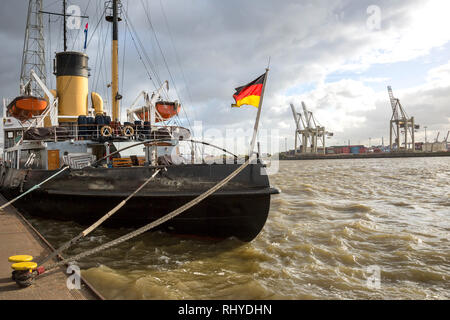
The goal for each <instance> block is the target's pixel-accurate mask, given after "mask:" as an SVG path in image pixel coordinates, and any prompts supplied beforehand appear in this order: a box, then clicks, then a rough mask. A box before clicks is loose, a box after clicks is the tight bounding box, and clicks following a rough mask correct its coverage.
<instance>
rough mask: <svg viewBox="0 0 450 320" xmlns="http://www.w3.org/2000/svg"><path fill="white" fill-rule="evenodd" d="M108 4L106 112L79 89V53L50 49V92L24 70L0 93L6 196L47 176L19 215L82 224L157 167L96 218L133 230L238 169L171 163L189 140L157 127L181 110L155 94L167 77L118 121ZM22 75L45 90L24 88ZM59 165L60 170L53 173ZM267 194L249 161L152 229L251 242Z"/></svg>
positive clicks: (84, 78) (264, 179)
mask: <svg viewBox="0 0 450 320" xmlns="http://www.w3.org/2000/svg"><path fill="white" fill-rule="evenodd" d="M118 4H119V1H118V0H113V1H112V2H111V8H110V10H111V11H110V14H109V15H107V16H106V18H107V20H108V21H110V22H111V23H112V30H113V40H112V72H111V74H112V82H111V90H112V91H111V96H112V97H113V99H112V114H111V115H108V114H107V112H105V110H104V106H103V99H102V97H101V96H100V94H98V93H95V92H91V93H89V92H88V91H89V90H88V78H89V70H90V69H89V67H88V60H89V58H88V56H87V55H86V54H85V53H82V52H75V51H63V52H59V53H57V54H56V58H55V60H54V74H55V75H56V90H50V89H49V88H47V86H46V85H45V83H44V82H43V81H42V80H41V79H40V78H39V76H38V75H37V74H36V73H35V72H33V71H32V72H31V80H30V82H29V83H26V84H24V85H23V86H22V91H21V94H20V96H18V97H17V98H15V99H13V100H12V101H6V100H5V99H4V115H3V131H4V153H3V162H2V166H1V172H0V192H1V193H2V195H4V196H5V197H6V198H7V199H13V198H15V197H17V196H19V195H21V194H23V193H24V192H27V191H30V190H31V189H33V188H35V187H36V185H38V184H40V183H41V182H43V181H45V180H46V179H48V178H49V177H52V176H54V178H52V179H50V180H49V181H48V182H46V183H45V184H42V185H41V186H40V187H39V188H37V189H36V190H33V191H32V192H29V193H28V194H26V195H25V196H24V197H22V198H21V199H20V200H17V201H16V202H15V203H14V205H15V206H16V207H17V208H18V209H19V210H20V211H22V212H25V213H27V214H29V215H32V216H40V217H46V218H51V219H57V220H73V221H76V222H78V223H81V224H91V223H92V222H94V221H96V220H97V219H99V218H100V217H101V216H103V215H104V214H105V213H106V212H107V211H108V210H110V209H112V208H113V207H114V206H116V205H117V204H118V203H119V202H121V201H122V200H123V199H124V198H126V197H127V196H128V195H130V194H131V193H133V192H134V191H135V190H136V189H137V188H138V187H139V186H140V185H142V184H143V182H144V181H145V180H146V179H148V178H149V177H150V176H152V175H153V174H154V173H155V171H156V170H157V169H163V170H161V172H160V173H159V174H158V175H156V176H155V178H154V179H153V180H152V181H151V182H150V183H149V184H148V185H146V186H145V188H143V189H142V190H141V191H140V192H139V193H137V194H136V196H134V197H133V198H132V199H131V200H130V201H129V202H128V203H127V205H126V206H124V207H123V208H122V209H120V210H119V211H118V212H117V213H116V214H115V215H114V216H112V217H111V218H110V219H108V220H107V221H106V222H105V225H107V226H110V227H140V226H142V225H145V224H146V223H148V222H151V221H154V220H157V219H158V218H160V217H162V216H164V215H165V214H167V213H168V212H170V211H172V210H174V209H176V208H178V207H180V206H182V205H184V204H185V203H186V202H188V201H190V200H192V199H193V198H195V197H196V196H198V195H200V194H202V193H203V192H205V191H206V190H208V189H210V188H212V187H213V186H214V185H216V184H217V183H218V182H219V181H221V180H222V179H224V178H225V177H227V176H228V175H229V174H230V173H232V172H233V171H234V170H236V169H237V168H238V167H239V165H238V164H237V162H235V163H234V164H233V163H231V164H227V163H220V164H206V163H200V164H197V163H194V161H191V162H190V163H189V162H186V161H184V160H183V161H180V159H182V158H181V156H180V154H179V153H180V152H179V147H180V144H181V143H189V144H191V145H192V144H194V143H199V142H198V141H194V140H192V139H191V132H190V130H189V129H187V128H184V127H181V126H173V125H172V126H169V125H167V124H166V122H167V120H169V119H171V118H172V117H174V116H176V115H177V114H178V113H179V112H180V110H181V108H182V106H181V105H180V104H179V103H178V102H177V101H164V100H163V99H162V94H161V93H162V91H163V90H164V89H166V90H167V89H168V83H167V82H165V83H164V84H163V85H162V86H161V87H160V88H159V89H157V90H156V91H155V92H153V94H152V95H149V94H148V93H146V92H143V93H141V94H140V96H139V97H138V98H141V97H142V98H143V99H142V100H143V101H144V102H143V105H141V106H139V107H134V106H132V107H130V108H129V109H128V110H127V121H125V122H123V123H122V122H121V121H120V100H121V98H122V97H121V95H120V94H119V92H118V78H119V77H118V44H117V43H118V27H117V24H118V21H119V20H120V19H119V14H118ZM32 82H33V83H35V84H37V85H38V86H39V87H40V88H41V89H42V91H43V92H44V93H45V97H40V96H37V95H35V94H34V92H33V89H32V86H31V83H32ZM89 100H90V102H91V103H90V104H89ZM124 144H126V145H129V146H134V147H135V149H136V148H138V149H139V148H140V150H142V151H143V155H142V156H138V155H131V156H129V157H125V156H121V153H123V152H122V151H121V150H120V148H119V147H118V146H119V145H124ZM193 151H194V148H193ZM193 158H194V157H193ZM192 160H193V159H192ZM66 167H68V169H67V170H64V171H62V170H61V169H62V168H66ZM60 171H61V173H59V172H60ZM55 174H57V175H55ZM276 193H278V191H277V190H276V189H274V188H271V187H270V184H269V179H268V176H267V175H266V174H265V166H264V164H263V163H261V161H259V160H258V161H257V162H256V163H252V164H250V165H248V166H247V167H246V168H245V169H244V170H243V171H242V172H240V173H239V174H238V175H237V176H236V177H235V178H233V179H232V180H231V181H230V182H229V183H228V184H227V185H226V186H225V187H223V188H222V189H220V190H219V191H217V192H216V193H214V194H213V195H212V196H210V197H208V198H207V199H205V200H203V201H202V202H200V203H199V204H197V205H196V206H194V207H192V208H190V209H189V210H187V211H186V212H184V213H182V214H181V215H179V216H177V217H176V218H174V219H172V220H170V221H167V222H165V223H164V224H163V225H161V226H160V229H162V230H165V231H168V232H172V233H176V234H182V235H194V236H201V237H213V238H219V239H222V238H227V237H231V236H234V237H237V238H238V239H240V240H242V241H251V240H252V239H254V238H255V237H256V236H257V235H258V234H259V232H260V231H261V230H262V228H263V226H264V224H265V222H266V219H267V217H268V213H269V207H270V198H271V195H273V194H276Z"/></svg>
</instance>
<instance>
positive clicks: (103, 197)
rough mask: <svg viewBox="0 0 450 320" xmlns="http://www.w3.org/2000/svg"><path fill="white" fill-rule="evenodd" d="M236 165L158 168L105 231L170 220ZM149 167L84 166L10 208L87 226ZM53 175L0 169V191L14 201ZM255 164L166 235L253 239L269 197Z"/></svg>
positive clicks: (263, 219) (265, 178) (265, 179)
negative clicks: (165, 216) (173, 213)
mask: <svg viewBox="0 0 450 320" xmlns="http://www.w3.org/2000/svg"><path fill="white" fill-rule="evenodd" d="M237 167H238V165H233V164H229V165H206V164H205V165H181V166H169V167H167V171H165V170H163V171H161V173H159V174H158V175H157V176H156V177H155V179H154V180H152V181H151V182H150V183H149V184H148V185H147V186H146V187H145V188H144V189H142V190H141V191H140V192H139V193H138V194H137V195H136V196H135V197H133V198H131V199H130V200H129V201H128V202H127V204H126V205H125V206H124V207H122V208H121V209H120V210H119V211H118V212H117V213H116V214H115V215H113V216H112V217H111V218H110V219H108V220H107V221H106V222H105V223H104V225H105V226H108V227H133V228H136V227H142V226H144V225H146V224H147V223H149V222H152V221H155V220H157V219H158V218H161V217H162V216H164V215H166V214H168V213H169V212H171V211H172V210H175V209H177V208H179V207H181V206H182V205H184V204H186V203H187V202H189V201H190V200H192V199H194V198H195V197H197V196H198V195H200V194H202V193H203V192H205V191H206V190H208V189H209V188H211V187H213V186H214V185H216V184H217V183H218V182H219V181H221V180H222V179H224V178H225V177H226V176H228V175H229V174H230V173H232V172H233V171H234V170H236V169H237ZM155 169H156V168H154V167H131V168H85V169H81V170H70V171H69V170H68V171H67V172H64V173H62V174H61V175H60V176H57V177H56V178H55V179H53V180H51V181H49V182H47V183H46V184H44V185H42V186H41V188H39V189H38V190H36V191H33V192H31V193H29V194H28V195H26V196H24V197H23V198H21V199H20V200H18V201H16V202H15V203H14V206H15V207H17V208H18V209H19V210H20V211H22V212H24V213H26V214H28V215H31V216H38V217H45V218H51V219H57V220H71V221H75V222H78V223H80V224H83V225H89V224H92V223H93V222H95V221H96V220H98V219H99V218H100V217H102V216H103V215H104V214H106V213H107V212H108V211H109V210H111V209H112V208H114V207H115V206H116V205H117V204H119V203H120V202H121V201H122V200H124V199H125V198H126V197H127V196H128V195H130V194H131V193H132V192H133V191H135V190H136V189H137V188H138V187H139V186H140V185H141V184H142V183H143V182H144V181H145V180H146V179H148V178H149V177H150V176H151V175H152V174H153V173H154V171H155ZM55 172H56V171H47V170H26V169H19V170H17V169H5V168H3V169H2V172H1V177H0V179H1V180H0V183H1V193H2V194H3V195H4V196H5V197H6V198H7V199H12V198H14V197H16V196H17V195H19V194H21V193H23V192H25V191H27V190H28V189H30V188H32V187H33V186H34V185H36V184H38V183H40V182H42V181H43V180H45V179H46V178H47V177H49V176H51V175H52V174H54V173H55ZM264 172H265V170H264V167H263V166H262V165H261V164H252V165H249V166H248V167H246V168H245V169H244V170H243V171H242V172H241V173H240V174H239V175H237V176H236V177H235V178H234V179H233V180H231V181H230V182H229V183H228V184H227V185H226V186H224V187H223V189H220V190H219V191H217V192H216V193H214V194H213V195H212V196H210V197H208V198H206V199H205V200H203V201H202V202H200V203H199V204H197V205H195V206H194V207H192V208H190V209H189V210H187V211H185V212H183V213H182V214H180V215H179V216H177V217H175V218H174V219H172V220H169V221H167V222H165V223H164V224H162V225H161V226H160V227H159V228H157V230H164V231H167V232H170V233H175V234H179V235H185V236H196V237H205V238H213V239H224V238H228V237H236V238H238V239H240V240H241V241H251V240H253V239H254V238H255V237H256V236H257V235H258V234H259V233H260V231H261V230H262V228H263V227H264V225H265V223H266V220H267V217H268V214H269V208H270V197H271V195H272V194H276V193H278V191H277V190H276V189H273V188H271V187H270V185H269V179H268V176H267V175H265V174H264Z"/></svg>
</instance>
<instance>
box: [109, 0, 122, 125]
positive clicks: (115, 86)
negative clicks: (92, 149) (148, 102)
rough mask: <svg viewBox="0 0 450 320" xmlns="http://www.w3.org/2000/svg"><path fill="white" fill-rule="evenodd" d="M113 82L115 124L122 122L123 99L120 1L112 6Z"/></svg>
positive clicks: (113, 115)
mask: <svg viewBox="0 0 450 320" xmlns="http://www.w3.org/2000/svg"><path fill="white" fill-rule="evenodd" d="M112 11H113V12H112V13H113V16H112V27H113V30H112V37H113V38H112V59H111V60H112V71H111V76H112V79H111V80H112V81H111V90H112V95H111V97H112V119H113V121H115V122H120V99H121V98H122V97H121V96H120V94H119V49H118V42H119V30H118V29H119V28H118V26H117V24H118V18H119V17H118V0H113V6H112Z"/></svg>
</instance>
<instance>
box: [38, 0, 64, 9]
mask: <svg viewBox="0 0 450 320" xmlns="http://www.w3.org/2000/svg"><path fill="white" fill-rule="evenodd" d="M57 2H61V0H56V1H53V2H52V3H50V4H48V5H46V6H44V7H43V8H42V9H47V8H48V7H50V6H52V5H54V4H55V3H57Z"/></svg>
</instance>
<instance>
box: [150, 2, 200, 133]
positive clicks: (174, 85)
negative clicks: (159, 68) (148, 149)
mask: <svg viewBox="0 0 450 320" xmlns="http://www.w3.org/2000/svg"><path fill="white" fill-rule="evenodd" d="M141 4H142V7H143V8H144V12H145V15H146V17H147V21H148V23H149V24H150V28H151V29H152V31H153V34H154V36H155V39H156V43H157V44H158V47H159V51H160V52H161V56H162V58H163V60H164V64H165V66H166V68H167V71H168V73H169V76H170V79H171V80H172V83H173V87H174V89H175V92H176V94H177V96H178V99H179V100H180V104H181V106H182V109H183V112H184V115H185V117H186V120H187V121H188V125H189V128H190V129H191V131H192V126H191V122H190V121H189V117H188V116H187V113H186V109H185V108H184V106H183V104H182V103H181V102H182V101H181V95H180V94H179V92H178V89H177V86H176V83H175V80H174V78H173V76H172V73H171V72H170V68H169V66H168V64H167V60H166V57H165V56H164V53H163V50H162V48H161V45H160V43H159V40H158V37H157V36H156V32H155V29H154V28H153V24H152V22H151V20H150V16H149V13H148V10H147V9H146V8H145V6H144V2H143V0H141Z"/></svg>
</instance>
